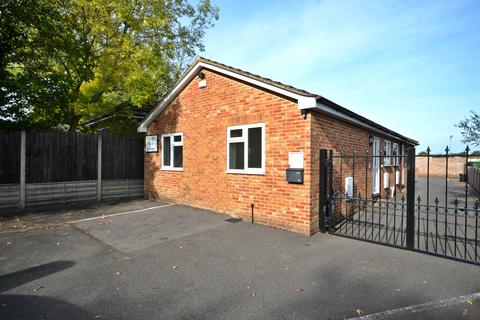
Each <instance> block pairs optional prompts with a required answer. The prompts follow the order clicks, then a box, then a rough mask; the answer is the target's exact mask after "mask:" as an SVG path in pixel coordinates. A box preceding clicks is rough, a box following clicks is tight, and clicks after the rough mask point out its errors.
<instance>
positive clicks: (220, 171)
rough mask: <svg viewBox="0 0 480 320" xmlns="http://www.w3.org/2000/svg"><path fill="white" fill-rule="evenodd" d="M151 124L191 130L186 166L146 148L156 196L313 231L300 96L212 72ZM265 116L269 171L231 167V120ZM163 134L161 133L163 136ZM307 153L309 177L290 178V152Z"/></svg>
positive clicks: (148, 180)
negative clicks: (166, 166) (170, 167)
mask: <svg viewBox="0 0 480 320" xmlns="http://www.w3.org/2000/svg"><path fill="white" fill-rule="evenodd" d="M204 73H205V75H206V80H207V87H206V88H202V89H200V88H199V87H198V81H199V79H197V78H195V79H194V80H193V81H192V82H191V83H190V84H189V85H188V86H187V87H186V88H185V89H184V90H183V91H182V93H181V94H180V95H179V96H178V97H177V99H176V100H175V101H174V102H172V103H171V104H170V106H169V107H167V108H166V109H165V110H164V111H163V112H162V113H161V114H160V115H159V117H157V119H156V120H155V121H154V122H153V123H152V124H151V125H150V127H149V129H148V134H158V135H161V134H163V133H173V132H183V135H184V143H183V171H182V172H174V171H162V170H160V166H161V154H162V150H161V149H160V147H161V145H160V146H159V152H158V153H146V155H145V192H146V195H147V196H148V197H150V198H161V199H166V200H170V201H173V202H176V203H183V204H188V205H191V206H196V207H201V208H206V209H210V210H213V211H217V212H223V213H227V214H230V215H232V216H235V217H240V218H242V219H245V220H250V218H251V204H254V205H255V210H254V216H255V221H256V222H257V223H262V224H268V225H271V226H275V227H279V228H283V229H288V230H292V231H295V232H300V233H303V234H310V233H311V231H312V230H311V228H310V226H311V222H310V220H311V214H310V213H311V197H310V196H311V194H310V192H311V189H310V182H311V181H310V168H311V163H310V159H311V155H310V143H311V139H310V125H311V122H310V121H308V120H304V119H303V117H302V116H301V114H300V111H299V110H298V106H297V104H296V103H295V102H293V101H290V100H288V99H286V98H283V97H280V96H276V95H274V94H271V93H268V92H265V91H262V90H260V89H257V88H254V87H251V86H249V85H246V84H244V83H240V82H238V81H236V80H233V79H230V78H227V77H224V76H221V75H218V74H216V73H214V72H211V71H208V70H205V71H204ZM259 122H263V123H265V133H266V165H265V166H266V168H265V174H264V175H246V174H227V173H226V172H225V171H226V169H227V141H226V135H227V126H231V125H240V124H251V123H259ZM159 140H160V139H159ZM293 151H303V152H304V153H305V183H304V184H303V185H297V184H288V183H287V182H286V181H285V170H286V169H287V167H288V152H293Z"/></svg>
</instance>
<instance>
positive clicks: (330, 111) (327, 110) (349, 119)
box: [316, 103, 405, 141]
mask: <svg viewBox="0 0 480 320" xmlns="http://www.w3.org/2000/svg"><path fill="white" fill-rule="evenodd" d="M316 108H317V110H319V111H321V112H323V113H325V114H328V115H330V116H332V117H334V118H337V119H341V120H344V121H346V122H349V123H351V124H354V125H357V126H359V127H362V128H365V129H368V130H370V131H372V132H376V133H380V134H382V135H384V136H386V137H389V138H393V139H396V140H401V141H403V140H405V139H402V138H400V137H397V136H395V135H392V134H391V133H388V132H386V131H383V130H380V129H378V128H375V127H373V126H371V125H369V124H367V123H365V122H362V121H360V120H358V119H355V118H353V117H351V116H349V115H346V114H344V113H342V112H340V111H337V110H335V109H333V108H331V107H329V106H326V105H324V104H322V103H317V106H316Z"/></svg>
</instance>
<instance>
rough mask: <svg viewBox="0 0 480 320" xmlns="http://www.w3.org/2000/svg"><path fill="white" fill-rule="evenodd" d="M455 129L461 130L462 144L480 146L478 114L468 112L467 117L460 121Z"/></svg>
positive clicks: (479, 118) (479, 117)
mask: <svg viewBox="0 0 480 320" xmlns="http://www.w3.org/2000/svg"><path fill="white" fill-rule="evenodd" d="M456 127H458V128H460V129H462V136H463V140H462V142H464V143H471V144H472V145H475V146H480V113H477V112H475V111H473V110H472V111H470V114H469V115H468V117H467V118H465V119H464V120H462V121H460V122H459V123H458V124H457V125H456Z"/></svg>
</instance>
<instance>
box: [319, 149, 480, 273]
mask: <svg viewBox="0 0 480 320" xmlns="http://www.w3.org/2000/svg"><path fill="white" fill-rule="evenodd" d="M449 151H450V150H449V148H448V147H447V148H446V150H445V154H443V155H442V156H438V155H435V156H433V155H431V154H430V152H431V150H430V148H428V149H427V151H426V152H425V154H421V155H415V149H414V148H410V149H409V150H406V152H402V153H401V154H393V155H391V156H390V159H389V161H385V157H388V155H386V154H385V152H380V154H377V155H371V154H369V152H364V153H358V152H351V153H349V154H347V153H346V152H343V151H341V152H340V153H339V154H334V153H333V152H332V151H327V150H322V151H321V153H320V162H321V165H320V192H321V194H320V209H321V210H320V215H321V216H320V221H321V228H322V227H323V230H328V231H329V232H330V233H332V234H336V235H341V236H345V237H349V238H355V239H360V240H364V241H369V242H374V243H379V244H383V245H388V246H393V247H400V248H407V249H411V250H415V251H419V252H423V253H429V254H433V255H438V256H443V257H448V258H452V259H456V260H461V261H464V262H469V263H475V264H480V256H479V248H478V247H479V239H478V231H479V226H478V223H479V222H478V220H479V217H478V215H479V206H480V205H479V200H480V197H479V193H478V192H477V191H476V190H475V189H474V188H472V187H471V186H469V183H468V164H469V155H468V152H469V149H468V147H467V148H466V150H465V153H464V154H460V155H452V154H450V152H449ZM393 157H395V158H394V161H392V158H393ZM434 158H435V159H434ZM432 159H434V161H432ZM416 160H417V161H419V162H416ZM322 163H323V164H322ZM416 163H417V166H418V167H419V168H420V169H419V170H418V171H422V172H421V175H419V176H416V170H415V166H416ZM462 163H464V167H463V169H462V170H460V169H458V168H460V167H462V166H461V165H459V164H462ZM387 164H388V165H387ZM377 166H378V167H377ZM441 166H444V168H443V167H442V168H440V167H441ZM452 168H453V169H452ZM455 170H457V171H458V170H460V171H461V172H460V173H459V172H455ZM452 171H453V172H452ZM440 172H442V174H440ZM455 176H456V177H455ZM459 178H460V179H459ZM322 192H324V195H322Z"/></svg>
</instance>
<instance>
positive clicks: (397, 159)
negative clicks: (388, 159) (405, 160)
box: [393, 143, 400, 167]
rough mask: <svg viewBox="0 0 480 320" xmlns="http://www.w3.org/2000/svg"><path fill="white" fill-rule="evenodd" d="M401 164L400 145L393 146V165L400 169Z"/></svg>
mask: <svg viewBox="0 0 480 320" xmlns="http://www.w3.org/2000/svg"><path fill="white" fill-rule="evenodd" d="M399 164H400V154H399V149H398V143H394V144H393V165H394V166H395V167H398V165H399Z"/></svg>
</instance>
